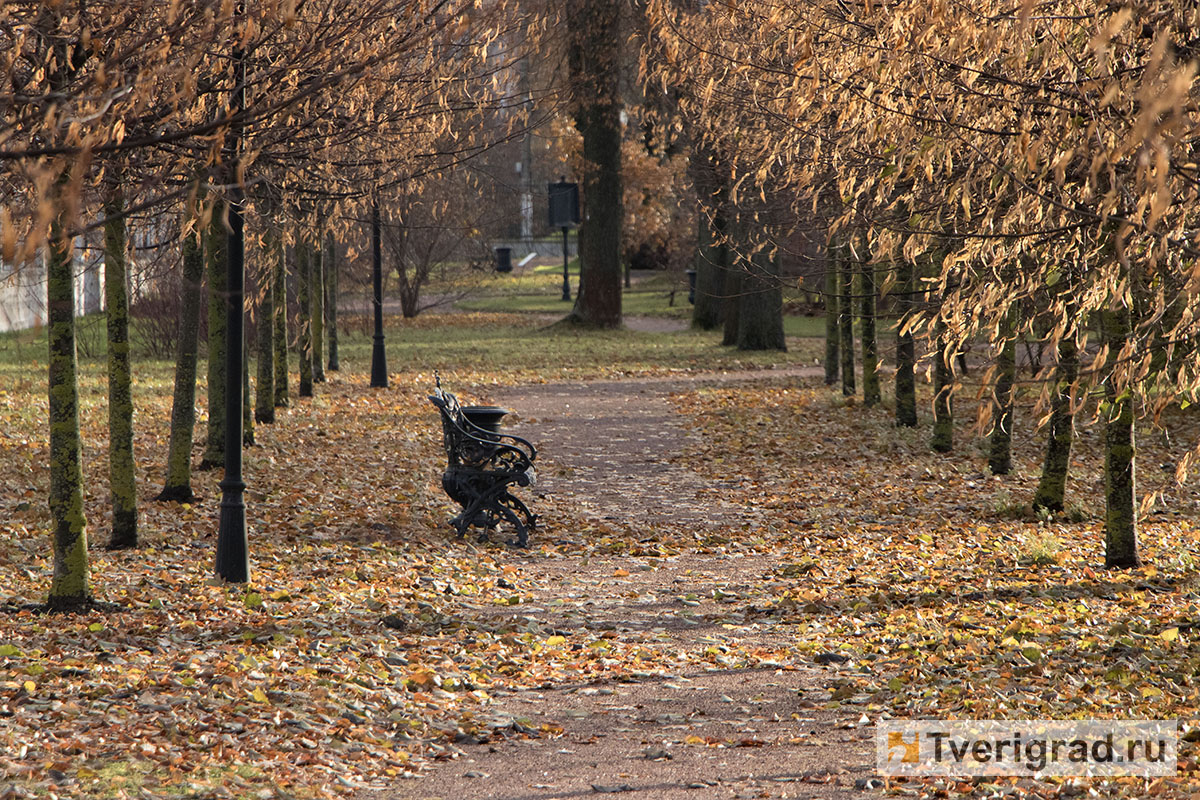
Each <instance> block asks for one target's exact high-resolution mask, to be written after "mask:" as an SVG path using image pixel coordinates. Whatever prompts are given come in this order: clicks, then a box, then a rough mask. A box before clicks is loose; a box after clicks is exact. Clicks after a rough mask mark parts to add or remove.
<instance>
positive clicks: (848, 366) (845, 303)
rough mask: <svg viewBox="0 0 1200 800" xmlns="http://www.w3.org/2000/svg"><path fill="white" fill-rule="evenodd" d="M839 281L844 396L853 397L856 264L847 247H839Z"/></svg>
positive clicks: (839, 323) (839, 321) (854, 388)
mask: <svg viewBox="0 0 1200 800" xmlns="http://www.w3.org/2000/svg"><path fill="white" fill-rule="evenodd" d="M837 263H838V276H839V278H838V283H839V287H838V288H839V289H840V292H839V294H840V297H839V298H838V330H839V331H840V333H841V340H842V341H841V346H840V348H839V349H840V351H841V354H842V396H843V397H853V396H854V393H855V391H856V390H857V386H856V385H855V381H854V378H855V375H854V264H853V262H851V261H850V254H849V253H848V252H847V251H846V248H845V247H844V246H842V245H839V246H838V248H837Z"/></svg>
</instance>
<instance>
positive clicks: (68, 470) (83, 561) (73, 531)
mask: <svg viewBox="0 0 1200 800" xmlns="http://www.w3.org/2000/svg"><path fill="white" fill-rule="evenodd" d="M48 247H49V252H48V253H47V255H46V304H47V336H48V339H49V367H50V368H49V404H50V516H51V524H52V530H53V535H54V573H53V577H52V579H51V583H50V595H49V597H48V598H47V600H46V604H47V605H48V606H49V607H50V608H56V609H66V608H75V607H78V606H82V605H87V604H88V603H90V602H91V600H92V596H91V586H90V579H89V566H88V545H87V521H86V519H85V518H84V514H83V463H82V462H83V457H82V454H81V447H80V438H79V384H78V380H77V376H76V363H75V271H74V269H73V263H72V258H71V252H72V247H73V245H72V241H71V237H70V235H69V234H68V233H67V232H66V230H65V226H64V225H63V223H62V221H61V220H55V222H54V223H53V224H52V225H51V230H50V242H49V246H48Z"/></svg>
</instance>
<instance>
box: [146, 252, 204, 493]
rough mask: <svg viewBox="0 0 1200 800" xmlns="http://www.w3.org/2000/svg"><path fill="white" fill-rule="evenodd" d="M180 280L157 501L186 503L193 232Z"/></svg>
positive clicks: (195, 330)
mask: <svg viewBox="0 0 1200 800" xmlns="http://www.w3.org/2000/svg"><path fill="white" fill-rule="evenodd" d="M182 249H183V280H182V281H180V285H179V290H180V299H179V303H180V309H179V334H178V335H179V340H178V342H176V350H175V390H174V393H173V395H172V398H171V437H170V443H169V445H168V447H167V479H166V482H165V485H164V486H163V490H162V491H161V492H159V494H158V497H157V498H156V499H158V500H165V501H171V502H176V503H187V502H191V501H192V500H194V499H195V497H196V495H195V494H194V493H193V492H192V438H193V436H194V435H195V427H196V351H197V338H198V336H199V332H200V284H201V281H202V280H203V278H204V252H203V249H202V248H201V246H200V236H199V234H198V233H196V232H194V231H193V232H191V233H188V234H187V235H185V236H184V237H183V244H182Z"/></svg>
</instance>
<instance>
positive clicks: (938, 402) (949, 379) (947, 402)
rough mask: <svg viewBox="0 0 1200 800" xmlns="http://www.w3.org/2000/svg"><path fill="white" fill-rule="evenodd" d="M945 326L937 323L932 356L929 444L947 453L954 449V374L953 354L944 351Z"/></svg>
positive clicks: (934, 448) (939, 451) (938, 450)
mask: <svg viewBox="0 0 1200 800" xmlns="http://www.w3.org/2000/svg"><path fill="white" fill-rule="evenodd" d="M945 330H946V326H945V323H943V322H942V321H941V320H938V323H937V335H936V337H935V339H934V346H935V347H937V352H936V353H934V357H933V436H932V438H931V439H930V440H929V446H930V447H931V448H932V449H933V450H934V451H935V452H938V453H949V452H950V451H951V450H953V449H954V396H953V389H954V374H953V372H952V371H951V360H952V359H953V356H951V355H947V353H946V338H945Z"/></svg>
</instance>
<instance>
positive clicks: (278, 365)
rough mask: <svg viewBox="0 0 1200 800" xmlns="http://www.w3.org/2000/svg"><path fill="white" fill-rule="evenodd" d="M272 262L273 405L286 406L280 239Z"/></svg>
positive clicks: (284, 293)
mask: <svg viewBox="0 0 1200 800" xmlns="http://www.w3.org/2000/svg"><path fill="white" fill-rule="evenodd" d="M274 264H275V276H274V278H273V279H272V280H271V294H272V296H273V301H274V307H275V318H274V321H273V324H272V325H271V329H272V330H271V343H272V345H273V346H274V349H275V358H274V361H275V407H276V408H286V407H287V405H288V403H289V398H288V324H287V322H288V295H287V251H286V250H285V249H284V246H283V242H282V241H281V242H279V243H277V244H276V253H275V256H274Z"/></svg>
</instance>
